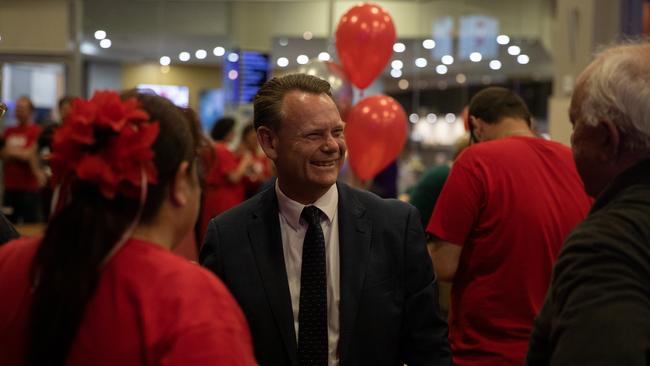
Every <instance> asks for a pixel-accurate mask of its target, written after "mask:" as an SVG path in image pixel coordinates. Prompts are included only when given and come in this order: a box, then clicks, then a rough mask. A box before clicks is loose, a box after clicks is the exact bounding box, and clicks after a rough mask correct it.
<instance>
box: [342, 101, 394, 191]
mask: <svg viewBox="0 0 650 366" xmlns="http://www.w3.org/2000/svg"><path fill="white" fill-rule="evenodd" d="M346 122H347V124H346V126H345V140H346V143H347V145H348V159H349V161H350V167H351V168H352V170H353V171H354V174H355V175H356V176H357V177H359V178H360V179H362V180H370V179H372V178H374V176H375V175H377V173H379V172H381V171H382V170H383V169H384V168H386V167H387V166H388V164H390V163H391V162H392V161H394V160H395V159H396V158H397V156H398V155H399V154H400V152H401V151H402V148H403V147H404V144H405V143H406V130H407V126H406V113H405V112H404V109H403V108H402V106H401V105H400V104H399V103H397V101H396V100H395V99H393V98H391V97H388V96H385V95H375V96H371V97H367V98H364V99H363V100H361V101H360V102H359V103H358V104H357V105H355V106H354V107H352V109H351V110H350V112H349V113H348V116H347V121H346Z"/></svg>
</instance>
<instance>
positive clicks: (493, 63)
mask: <svg viewBox="0 0 650 366" xmlns="http://www.w3.org/2000/svg"><path fill="white" fill-rule="evenodd" d="M490 68H491V69H492V70H499V69H500V68H501V61H499V60H492V61H490Z"/></svg>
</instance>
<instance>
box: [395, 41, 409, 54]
mask: <svg viewBox="0 0 650 366" xmlns="http://www.w3.org/2000/svg"><path fill="white" fill-rule="evenodd" d="M405 50H406V46H405V45H404V43H402V42H397V43H395V44H394V45H393V51H395V52H397V53H402V52H404V51H405Z"/></svg>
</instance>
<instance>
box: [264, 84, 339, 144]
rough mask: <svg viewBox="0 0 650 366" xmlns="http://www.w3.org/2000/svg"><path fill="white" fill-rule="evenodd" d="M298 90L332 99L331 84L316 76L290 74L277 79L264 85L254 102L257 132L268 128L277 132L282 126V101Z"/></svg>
mask: <svg viewBox="0 0 650 366" xmlns="http://www.w3.org/2000/svg"><path fill="white" fill-rule="evenodd" d="M294 90H298V91H302V92H306V93H312V94H327V95H328V96H329V97H330V98H331V97H332V88H331V86H330V84H329V83H328V82H327V81H325V80H323V79H321V78H318V77H316V76H312V75H307V74H289V75H285V76H281V77H275V78H273V79H271V80H269V81H267V82H266V83H264V85H262V87H261V88H260V90H259V91H258V92H257V94H256V95H255V99H254V100H253V124H254V126H255V129H256V130H257V129H258V128H260V127H261V126H266V127H268V128H271V129H272V130H275V131H277V130H278V129H279V128H280V126H281V124H282V101H283V99H284V96H285V95H287V93H289V92H291V91H294Z"/></svg>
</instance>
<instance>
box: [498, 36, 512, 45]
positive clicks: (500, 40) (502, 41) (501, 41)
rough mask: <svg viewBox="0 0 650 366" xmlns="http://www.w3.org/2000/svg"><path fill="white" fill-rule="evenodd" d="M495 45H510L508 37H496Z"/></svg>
mask: <svg viewBox="0 0 650 366" xmlns="http://www.w3.org/2000/svg"><path fill="white" fill-rule="evenodd" d="M497 43H498V44H501V45H505V44H508V43H510V37H508V36H506V35H505V34H500V35H499V36H498V37H497Z"/></svg>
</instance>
